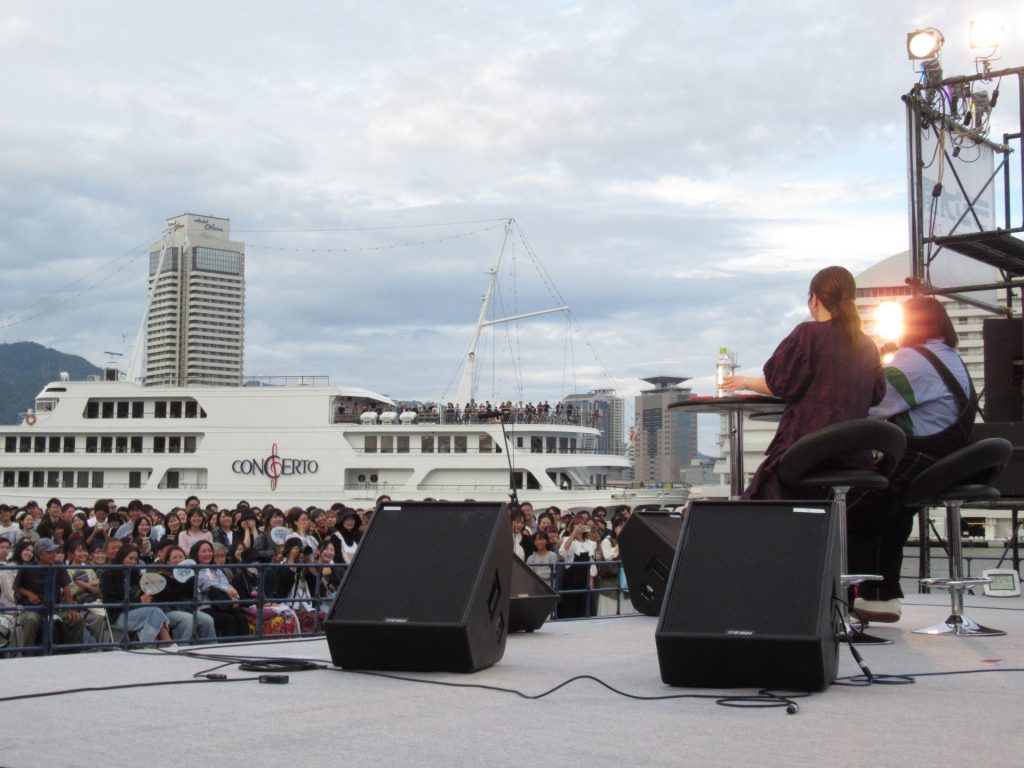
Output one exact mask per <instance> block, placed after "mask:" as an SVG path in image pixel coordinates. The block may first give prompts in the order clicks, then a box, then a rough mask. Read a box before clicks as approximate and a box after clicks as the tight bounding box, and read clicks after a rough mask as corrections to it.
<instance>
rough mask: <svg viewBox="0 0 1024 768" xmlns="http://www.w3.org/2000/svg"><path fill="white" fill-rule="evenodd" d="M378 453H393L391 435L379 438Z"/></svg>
mask: <svg viewBox="0 0 1024 768" xmlns="http://www.w3.org/2000/svg"><path fill="white" fill-rule="evenodd" d="M380 452H381V453H394V452H395V438H394V436H393V435H381V436H380Z"/></svg>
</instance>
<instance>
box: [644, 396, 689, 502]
mask: <svg viewBox="0 0 1024 768" xmlns="http://www.w3.org/2000/svg"><path fill="white" fill-rule="evenodd" d="M688 378H689V377H679V376H652V377H650V378H647V379H644V381H646V382H647V383H648V384H651V385H652V386H653V387H654V388H653V389H645V390H643V391H641V392H640V394H639V395H637V397H636V400H635V407H636V430H635V436H636V440H635V463H634V466H633V480H634V481H635V482H639V483H679V482H681V481H682V470H683V469H684V468H686V467H689V466H690V461H691V460H692V459H695V458H697V415H696V414H695V413H691V412H688V411H686V410H684V409H676V410H669V407H668V406H669V405H671V404H672V403H675V402H678V401H680V400H685V399H686V398H688V397H689V396H690V395H691V394H692V391H691V390H690V389H689V388H687V387H681V386H679V385H680V384H682V383H683V382H684V381H686V380H687V379H688Z"/></svg>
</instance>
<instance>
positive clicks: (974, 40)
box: [969, 19, 1003, 59]
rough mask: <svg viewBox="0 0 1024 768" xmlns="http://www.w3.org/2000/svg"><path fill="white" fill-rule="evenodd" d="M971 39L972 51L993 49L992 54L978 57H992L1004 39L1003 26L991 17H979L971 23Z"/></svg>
mask: <svg viewBox="0 0 1024 768" xmlns="http://www.w3.org/2000/svg"><path fill="white" fill-rule="evenodd" d="M969 39H970V44H971V50H972V51H975V52H978V51H991V54H989V55H985V56H978V58H982V59H989V58H992V57H993V55H994V54H995V52H996V51H998V50H999V44H1000V43H1001V42H1002V40H1003V27H1002V25H1001V24H998V23H996V22H994V21H991V20H989V19H977V20H975V21H972V22H971V23H970V32H969ZM976 55H977V54H976Z"/></svg>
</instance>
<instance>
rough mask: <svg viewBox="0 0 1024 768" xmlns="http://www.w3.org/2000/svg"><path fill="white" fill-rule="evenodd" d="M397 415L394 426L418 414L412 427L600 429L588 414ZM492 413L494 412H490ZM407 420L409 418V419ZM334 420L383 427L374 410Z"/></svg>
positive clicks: (421, 412) (444, 412)
mask: <svg viewBox="0 0 1024 768" xmlns="http://www.w3.org/2000/svg"><path fill="white" fill-rule="evenodd" d="M368 413H369V414H376V419H374V420H372V421H369V422H367V421H366V420H365V417H366V414H368ZM394 413H395V414H397V415H398V417H399V418H397V419H395V421H394V422H393V423H392V425H393V426H396V427H400V426H403V422H402V420H401V416H402V415H403V414H407V413H415V415H416V418H415V420H413V421H411V422H410V423H413V424H500V423H504V424H507V425H513V424H514V425H517V426H519V425H560V426H577V427H593V428H594V429H600V428H601V425H600V424H599V423H593V420H592V419H591V417H590V416H589V415H588V414H572V415H569V414H566V413H548V414H539V413H530V412H528V411H526V410H514V411H509V412H505V411H503V412H501V413H500V414H499V415H488V416H484V415H481V414H479V413H477V412H476V411H464V412H463V411H450V410H447V409H444V408H442V409H440V410H436V411H435V410H418V409H409V408H405V409H395V411H394ZM488 413H489V414H493V413H494V412H493V411H490V412H488ZM407 418H408V417H407ZM333 421H334V423H335V424H369V425H370V426H373V425H374V424H382V423H383V422H382V421H381V414H378V413H376V412H375V411H363V412H357V413H348V412H346V413H336V414H334V417H333Z"/></svg>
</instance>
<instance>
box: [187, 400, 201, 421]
mask: <svg viewBox="0 0 1024 768" xmlns="http://www.w3.org/2000/svg"><path fill="white" fill-rule="evenodd" d="M198 412H199V403H197V402H196V401H195V400H188V401H186V403H185V418H186V419H194V418H195V417H196V416H197V415H198Z"/></svg>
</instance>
